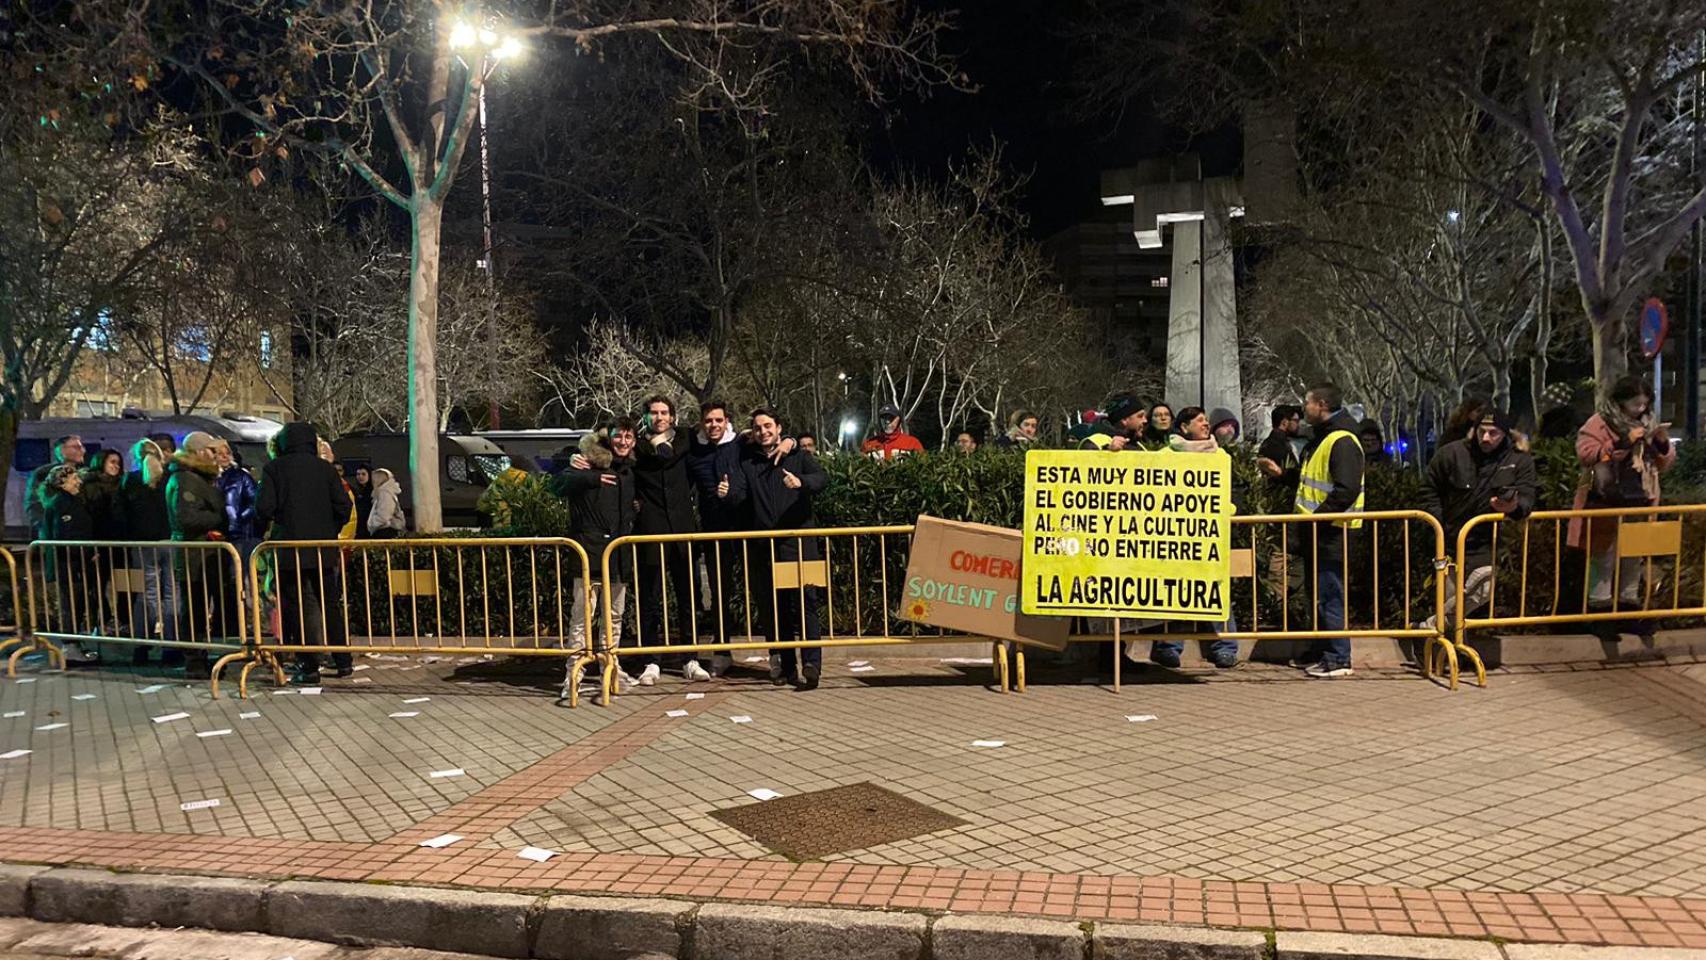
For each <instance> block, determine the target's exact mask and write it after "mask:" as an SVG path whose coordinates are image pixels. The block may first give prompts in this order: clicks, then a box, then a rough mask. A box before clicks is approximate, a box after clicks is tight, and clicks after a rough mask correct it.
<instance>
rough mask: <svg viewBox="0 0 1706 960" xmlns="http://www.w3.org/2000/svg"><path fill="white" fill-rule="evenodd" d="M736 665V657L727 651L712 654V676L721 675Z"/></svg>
mask: <svg viewBox="0 0 1706 960" xmlns="http://www.w3.org/2000/svg"><path fill="white" fill-rule="evenodd" d="M734 665H735V658H734V657H731V656H729V655H728V654H726V653H713V654H711V676H713V677H720V676H722V675H723V674H725V673H728V672H729V668H730V667H732V666H734Z"/></svg>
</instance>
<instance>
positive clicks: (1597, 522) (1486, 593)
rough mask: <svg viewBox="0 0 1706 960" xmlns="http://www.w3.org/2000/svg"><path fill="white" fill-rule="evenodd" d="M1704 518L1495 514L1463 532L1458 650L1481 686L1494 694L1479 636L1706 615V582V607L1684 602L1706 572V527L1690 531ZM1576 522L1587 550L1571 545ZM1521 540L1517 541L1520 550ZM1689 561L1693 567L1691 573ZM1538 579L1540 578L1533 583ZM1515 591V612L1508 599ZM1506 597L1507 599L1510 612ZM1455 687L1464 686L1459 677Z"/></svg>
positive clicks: (1635, 513)
mask: <svg viewBox="0 0 1706 960" xmlns="http://www.w3.org/2000/svg"><path fill="white" fill-rule="evenodd" d="M1703 515H1706V504H1683V505H1677V506H1662V505H1661V506H1656V507H1632V508H1625V509H1610V510H1540V511H1536V512H1534V513H1533V514H1530V515H1529V517H1528V518H1527V520H1526V521H1516V520H1510V519H1509V518H1507V517H1506V516H1505V515H1504V514H1499V513H1490V514H1484V515H1482V516H1479V517H1476V518H1474V519H1473V520H1471V521H1469V522H1468V523H1466V524H1464V525H1463V529H1462V530H1461V531H1459V532H1458V534H1457V544H1456V551H1457V552H1456V558H1457V560H1456V566H1457V571H1458V576H1457V577H1456V580H1455V583H1454V585H1453V594H1452V596H1451V598H1450V600H1451V604H1450V606H1449V608H1448V610H1447V612H1448V613H1454V614H1455V616H1454V617H1453V621H1454V622H1453V625H1452V641H1453V646H1454V647H1455V648H1456V649H1457V650H1458V651H1459V652H1461V653H1466V654H1468V655H1469V656H1470V657H1471V658H1472V659H1473V660H1474V663H1475V679H1476V683H1477V684H1479V685H1481V686H1486V684H1487V672H1486V669H1485V668H1484V667H1483V666H1482V664H1481V660H1480V657H1478V656H1476V655H1475V654H1474V651H1473V650H1471V649H1470V648H1469V646H1468V645H1467V644H1466V643H1465V642H1464V636H1465V634H1467V632H1468V631H1470V630H1476V629H1486V628H1494V627H1522V626H1545V625H1548V624H1557V623H1594V622H1602V621H1615V620H1653V619H1659V618H1662V617H1698V616H1706V579H1703V581H1702V582H1701V583H1700V584H1698V585H1697V586H1698V595H1699V600H1698V602H1695V600H1694V596H1695V594H1696V590H1695V589H1694V587H1693V586H1691V588H1690V590H1689V597H1688V602H1687V603H1685V602H1684V597H1683V593H1682V590H1683V583H1682V581H1683V578H1684V577H1685V576H1692V575H1694V574H1697V573H1702V571H1706V540H1703V538H1702V536H1701V529H1702V528H1697V529H1696V530H1694V531H1685V529H1684V528H1685V522H1686V521H1687V520H1688V519H1689V518H1690V517H1701V516H1703ZM1577 522H1579V523H1580V525H1581V526H1580V532H1581V537H1580V539H1579V545H1578V546H1570V545H1569V543H1568V541H1569V540H1570V539H1572V538H1571V537H1570V535H1569V534H1570V527H1571V525H1572V524H1574V523H1577ZM1508 526H1515V527H1516V528H1517V530H1516V531H1513V532H1512V533H1510V534H1508V535H1506V536H1503V537H1501V536H1500V531H1501V530H1503V529H1505V528H1506V527H1508ZM1482 531H1488V532H1487V533H1486V535H1485V540H1486V541H1487V543H1486V550H1485V553H1482V551H1481V550H1476V551H1475V553H1476V554H1477V555H1478V556H1472V555H1471V552H1470V541H1471V540H1472V539H1479V538H1478V536H1477V535H1478V534H1480V533H1481V532H1482ZM1501 540H1502V541H1504V544H1505V547H1504V550H1505V552H1504V553H1502V554H1501V547H1500V544H1501ZM1513 540H1515V541H1517V543H1516V545H1514V546H1513V545H1512V544H1511V541H1513ZM1685 557H1692V558H1693V560H1692V561H1691V562H1690V563H1688V564H1685V563H1684V558H1685ZM1472 563H1473V564H1474V566H1473V567H1472V566H1471V564H1472ZM1537 570H1538V572H1539V573H1540V576H1535V575H1534V574H1535V572H1536V571H1537ZM1655 571H1656V575H1655ZM1547 573H1550V575H1551V584H1550V587H1549V588H1548V587H1547V585H1546V576H1545V574H1547ZM1667 579H1668V581H1669V583H1668V584H1666V583H1665V581H1666V580H1667ZM1501 586H1502V587H1503V588H1504V589H1503V590H1501V589H1500V588H1501ZM1513 586H1514V587H1515V588H1516V589H1515V592H1516V595H1517V598H1516V600H1515V602H1514V604H1513V603H1512V602H1511V601H1510V600H1509V597H1510V593H1511V588H1512V587H1513ZM1667 586H1668V587H1669V589H1668V591H1667V590H1666V587H1667ZM1531 588H1532V593H1533V595H1532V596H1531ZM1667 592H1668V594H1669V597H1668V601H1667V599H1666V596H1665V594H1666V593H1667ZM1501 598H1503V599H1504V600H1505V606H1504V607H1503V609H1502V610H1501V607H1500V603H1499V601H1500V600H1501ZM1655 600H1656V601H1658V602H1657V603H1655ZM1513 605H1514V606H1515V608H1516V609H1515V611H1514V612H1513V611H1511V609H1510V608H1511V606H1513ZM1481 607H1485V608H1486V612H1485V615H1481V616H1473V615H1472V614H1476V613H1477V612H1478V611H1479V610H1480V608H1481ZM1452 680H1453V686H1454V687H1455V685H1456V677H1455V675H1454V676H1453V678H1452Z"/></svg>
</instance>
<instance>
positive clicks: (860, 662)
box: [847, 660, 871, 667]
mask: <svg viewBox="0 0 1706 960" xmlns="http://www.w3.org/2000/svg"><path fill="white" fill-rule="evenodd" d="M870 662H871V661H869V660H849V661H847V665H848V666H849V667H862V666H865V665H866V664H868V663H870Z"/></svg>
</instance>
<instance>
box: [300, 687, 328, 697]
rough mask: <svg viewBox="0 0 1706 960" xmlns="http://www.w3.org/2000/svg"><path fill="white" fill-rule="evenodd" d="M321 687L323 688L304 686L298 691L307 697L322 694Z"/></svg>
mask: <svg viewBox="0 0 1706 960" xmlns="http://www.w3.org/2000/svg"><path fill="white" fill-rule="evenodd" d="M321 689H322V688H320V687H303V688H301V689H300V690H297V691H296V692H297V693H300V694H302V695H303V696H305V697H317V696H319V695H320V690H321Z"/></svg>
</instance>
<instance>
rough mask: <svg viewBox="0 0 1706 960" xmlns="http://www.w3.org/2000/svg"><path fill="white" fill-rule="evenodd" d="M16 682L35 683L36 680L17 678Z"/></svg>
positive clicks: (33, 678) (32, 678)
mask: <svg viewBox="0 0 1706 960" xmlns="http://www.w3.org/2000/svg"><path fill="white" fill-rule="evenodd" d="M18 682H19V683H35V682H36V678H35V677H19V678H18Z"/></svg>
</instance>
